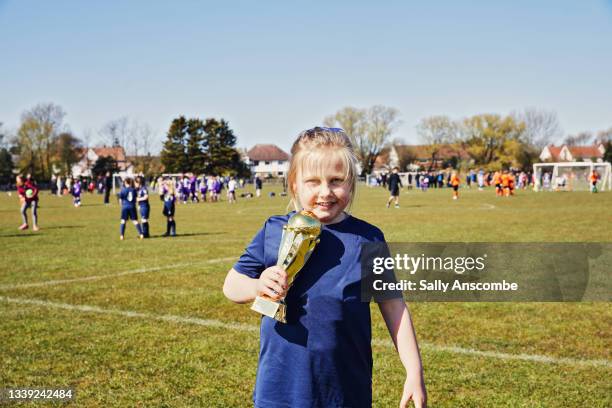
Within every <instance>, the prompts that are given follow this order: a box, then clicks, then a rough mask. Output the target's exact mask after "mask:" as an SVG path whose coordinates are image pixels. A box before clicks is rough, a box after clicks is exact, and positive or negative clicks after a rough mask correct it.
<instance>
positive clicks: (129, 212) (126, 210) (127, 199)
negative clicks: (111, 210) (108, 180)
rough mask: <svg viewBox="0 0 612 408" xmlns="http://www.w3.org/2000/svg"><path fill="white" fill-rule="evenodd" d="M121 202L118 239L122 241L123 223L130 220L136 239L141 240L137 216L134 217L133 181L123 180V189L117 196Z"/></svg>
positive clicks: (134, 193)
mask: <svg viewBox="0 0 612 408" xmlns="http://www.w3.org/2000/svg"><path fill="white" fill-rule="evenodd" d="M118 196H119V200H120V201H121V225H120V227H119V231H120V235H119V239H120V240H122V241H123V239H124V236H125V222H126V221H127V220H128V219H130V220H132V222H133V223H134V226H135V227H136V230H137V231H138V238H140V239H142V238H144V236H143V235H142V229H140V224H139V223H138V215H136V190H135V189H134V180H132V179H131V178H129V177H128V178H126V179H125V180H123V188H122V189H121V191H120V192H119V194H118Z"/></svg>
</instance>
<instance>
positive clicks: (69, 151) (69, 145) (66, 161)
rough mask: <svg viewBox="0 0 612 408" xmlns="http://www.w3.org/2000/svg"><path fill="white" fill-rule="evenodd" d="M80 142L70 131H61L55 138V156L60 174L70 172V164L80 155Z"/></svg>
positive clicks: (78, 158) (77, 159)
mask: <svg viewBox="0 0 612 408" xmlns="http://www.w3.org/2000/svg"><path fill="white" fill-rule="evenodd" d="M82 148H83V146H82V143H81V140H79V139H78V138H77V137H75V136H74V135H73V134H72V133H70V132H63V133H60V135H59V136H58V138H57V143H56V146H55V149H56V151H55V158H56V162H57V164H58V165H59V168H60V170H61V172H62V174H69V173H71V169H72V166H73V165H74V164H75V163H78V161H79V160H81V157H82Z"/></svg>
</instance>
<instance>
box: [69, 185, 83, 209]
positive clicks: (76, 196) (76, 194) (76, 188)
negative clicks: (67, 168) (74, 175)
mask: <svg viewBox="0 0 612 408" xmlns="http://www.w3.org/2000/svg"><path fill="white" fill-rule="evenodd" d="M71 193H72V197H73V198H72V203H73V204H74V206H75V207H80V206H81V180H76V181H74V182H73V183H72V191H71Z"/></svg>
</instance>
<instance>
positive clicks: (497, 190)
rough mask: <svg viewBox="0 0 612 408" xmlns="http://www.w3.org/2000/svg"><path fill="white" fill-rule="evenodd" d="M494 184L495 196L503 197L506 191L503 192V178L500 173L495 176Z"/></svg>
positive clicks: (497, 172)
mask: <svg viewBox="0 0 612 408" xmlns="http://www.w3.org/2000/svg"><path fill="white" fill-rule="evenodd" d="M493 184H494V185H495V195H496V196H498V197H501V196H502V195H503V193H504V191H503V190H502V176H501V174H500V173H499V171H496V172H495V174H493Z"/></svg>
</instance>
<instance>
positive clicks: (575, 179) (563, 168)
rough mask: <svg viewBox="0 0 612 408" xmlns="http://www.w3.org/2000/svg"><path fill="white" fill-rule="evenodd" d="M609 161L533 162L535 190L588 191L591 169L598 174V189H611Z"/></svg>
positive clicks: (611, 177)
mask: <svg viewBox="0 0 612 408" xmlns="http://www.w3.org/2000/svg"><path fill="white" fill-rule="evenodd" d="M611 167H612V165H611V164H610V163H596V162H559V163H535V164H534V165H533V178H534V180H533V182H534V183H533V185H534V190H535V191H590V189H591V182H590V176H591V173H592V172H593V170H595V171H596V172H597V173H598V175H599V181H598V183H597V185H598V189H599V190H600V191H606V190H611V189H612V174H611V172H612V171H611Z"/></svg>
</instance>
